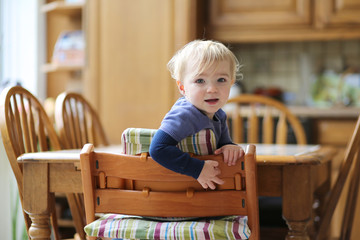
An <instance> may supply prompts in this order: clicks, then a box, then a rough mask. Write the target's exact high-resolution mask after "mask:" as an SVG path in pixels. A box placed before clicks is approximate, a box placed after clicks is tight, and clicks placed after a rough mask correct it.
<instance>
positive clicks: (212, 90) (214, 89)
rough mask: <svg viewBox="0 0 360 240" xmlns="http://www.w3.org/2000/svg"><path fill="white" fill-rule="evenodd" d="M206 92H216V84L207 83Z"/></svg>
mask: <svg viewBox="0 0 360 240" xmlns="http://www.w3.org/2000/svg"><path fill="white" fill-rule="evenodd" d="M208 92H211V93H212V92H217V86H216V85H215V84H209V86H208Z"/></svg>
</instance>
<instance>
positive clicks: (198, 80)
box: [195, 78, 205, 83]
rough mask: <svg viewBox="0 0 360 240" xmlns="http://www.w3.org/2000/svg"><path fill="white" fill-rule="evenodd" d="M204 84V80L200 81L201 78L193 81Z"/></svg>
mask: <svg viewBox="0 0 360 240" xmlns="http://www.w3.org/2000/svg"><path fill="white" fill-rule="evenodd" d="M204 82H205V80H204V79H201V78H200V79H196V80H195V83H204Z"/></svg>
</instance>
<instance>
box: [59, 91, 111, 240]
mask: <svg viewBox="0 0 360 240" xmlns="http://www.w3.org/2000/svg"><path fill="white" fill-rule="evenodd" d="M55 123H56V128H57V131H58V133H59V137H60V142H61V144H62V147H63V149H77V148H82V147H83V146H84V145H85V144H86V143H90V142H91V143H93V144H94V145H95V146H99V145H104V146H107V145H109V141H108V139H107V136H106V135H105V131H104V129H103V126H102V124H101V122H100V118H99V117H98V114H97V112H96V111H95V110H94V108H93V107H92V106H91V104H90V102H88V101H87V100H86V99H85V98H84V97H83V96H82V95H81V94H79V93H75V92H63V93H61V94H59V96H58V97H57V98H56V102H55ZM69 197H71V198H72V201H71V202H72V204H71V205H70V209H71V210H72V211H78V214H77V215H76V221H75V224H76V228H77V229H81V235H80V237H81V238H82V239H85V233H84V231H83V230H82V229H83V228H84V226H85V223H86V220H85V209H84V201H83V194H72V196H69Z"/></svg>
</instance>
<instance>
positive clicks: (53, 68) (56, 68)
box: [42, 63, 84, 73]
mask: <svg viewBox="0 0 360 240" xmlns="http://www.w3.org/2000/svg"><path fill="white" fill-rule="evenodd" d="M83 67H84V66H83V65H57V64H53V63H47V64H45V65H43V67H42V71H43V72H46V73H51V72H71V71H81V70H82V69H83Z"/></svg>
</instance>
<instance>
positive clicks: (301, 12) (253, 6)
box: [209, 0, 311, 29]
mask: <svg viewBox="0 0 360 240" xmlns="http://www.w3.org/2000/svg"><path fill="white" fill-rule="evenodd" d="M209 8H210V9H209V10H210V24H211V26H212V27H214V28H216V27H225V26H226V27H237V28H238V29H241V28H245V29H248V28H254V27H257V28H258V27H270V26H271V27H284V26H289V25H298V26H304V25H309V24H310V21H311V14H310V1H309V0H272V1H269V0H256V1H254V0H241V1H239V0H211V1H210V6H209Z"/></svg>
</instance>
